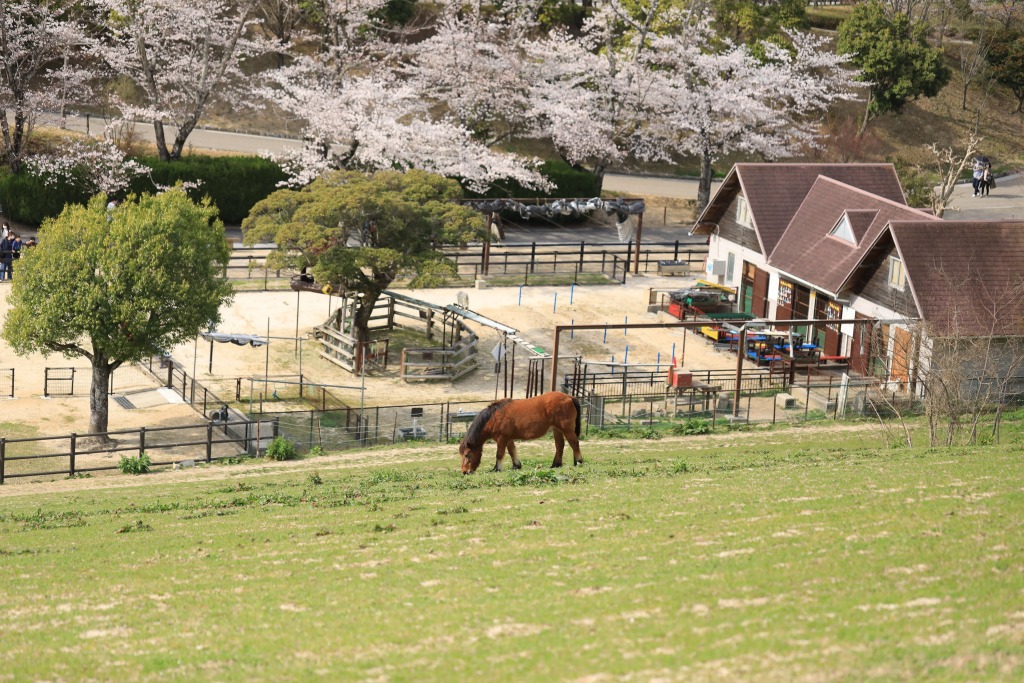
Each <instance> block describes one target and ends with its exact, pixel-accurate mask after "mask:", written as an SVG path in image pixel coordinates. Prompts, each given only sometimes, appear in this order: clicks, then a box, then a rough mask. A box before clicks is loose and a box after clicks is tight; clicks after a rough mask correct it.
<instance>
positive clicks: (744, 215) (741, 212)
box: [736, 195, 754, 228]
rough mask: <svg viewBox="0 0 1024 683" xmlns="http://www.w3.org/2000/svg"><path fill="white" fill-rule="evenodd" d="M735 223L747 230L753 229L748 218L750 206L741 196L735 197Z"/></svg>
mask: <svg viewBox="0 0 1024 683" xmlns="http://www.w3.org/2000/svg"><path fill="white" fill-rule="evenodd" d="M736 222H737V223H739V224H740V225H743V226H746V227H748V228H753V227H754V222H753V220H752V219H751V218H750V205H749V204H747V198H746V197H744V196H743V195H736Z"/></svg>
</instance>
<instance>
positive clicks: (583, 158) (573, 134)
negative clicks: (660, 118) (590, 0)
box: [525, 0, 663, 189]
mask: <svg viewBox="0 0 1024 683" xmlns="http://www.w3.org/2000/svg"><path fill="white" fill-rule="evenodd" d="M662 9H663V4H662V2H661V0H651V1H650V2H649V3H648V4H645V5H644V11H642V12H639V16H640V18H639V19H634V18H633V16H632V14H631V13H630V12H629V11H627V10H626V9H625V8H624V7H622V6H621V5H619V4H618V2H615V1H614V0H613V2H610V3H608V4H606V5H605V6H603V7H602V9H601V10H599V11H598V12H596V13H595V14H594V16H592V17H590V18H589V19H587V20H586V21H585V22H584V26H583V30H582V32H581V33H580V34H579V35H574V34H572V33H569V32H568V31H565V30H559V29H555V30H553V31H552V32H551V33H550V34H549V35H548V36H545V37H543V38H540V39H538V40H535V41H532V42H530V43H529V44H527V45H526V46H525V49H526V51H527V54H528V56H529V58H530V63H531V65H532V69H531V72H530V74H529V80H530V82H531V83H532V86H531V89H530V92H529V109H528V118H529V119H530V120H531V121H533V122H534V127H533V133H534V135H537V136H543V137H548V138H550V139H551V141H552V143H553V144H554V145H555V148H556V149H557V150H558V151H559V153H561V154H562V156H564V157H565V159H566V160H567V161H569V162H570V163H573V164H580V165H583V166H586V167H588V168H589V169H590V170H592V171H593V173H594V174H595V175H596V176H597V183H598V188H599V189H600V187H601V185H602V183H603V180H604V174H605V171H606V170H607V169H608V167H609V166H611V165H613V164H617V163H621V162H622V161H623V160H624V159H625V158H626V157H627V156H628V155H629V154H630V152H631V151H633V149H634V147H635V145H636V142H637V136H638V135H639V134H640V131H641V130H642V129H643V128H644V126H645V125H646V122H647V121H649V120H650V119H651V118H652V117H655V116H657V115H658V105H657V100H658V96H659V93H658V92H657V91H656V90H652V88H651V86H652V85H653V84H654V82H655V78H654V74H652V73H651V71H650V70H649V69H647V68H646V67H645V62H644V59H645V57H644V56H645V54H646V53H647V52H648V51H649V50H650V48H651V43H650V38H651V37H652V36H653V35H654V25H655V22H656V21H658V20H659V19H660V18H661V14H662Z"/></svg>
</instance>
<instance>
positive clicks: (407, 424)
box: [253, 401, 491, 452]
mask: <svg viewBox="0 0 1024 683" xmlns="http://www.w3.org/2000/svg"><path fill="white" fill-rule="evenodd" d="M490 403H491V401H465V402H458V403H451V402H448V403H432V404H431V403H426V404H425V403H419V404H407V405H397V406H372V407H365V408H362V409H360V408H358V407H344V408H336V409H331V410H326V411H322V410H302V411H288V412H262V413H254V414H253V418H254V419H261V420H269V419H273V420H274V421H275V422H276V423H277V425H278V430H279V433H280V434H281V436H283V437H285V438H287V439H288V440H289V441H291V442H292V443H294V444H295V445H296V446H297V447H298V448H299V450H300V451H304V452H306V451H309V450H311V449H313V448H316V447H319V448H321V449H323V450H325V451H336V450H349V449H353V448H368V447H371V446H379V445H383V444H394V443H402V442H406V441H426V442H431V441H432V442H435V443H447V442H451V441H456V440H458V439H461V438H462V436H463V435H464V434H465V433H466V429H468V428H469V424H470V423H471V422H472V421H473V418H475V417H476V414H477V412H479V411H480V410H481V409H483V408H485V407H486V406H487V405H489V404H490Z"/></svg>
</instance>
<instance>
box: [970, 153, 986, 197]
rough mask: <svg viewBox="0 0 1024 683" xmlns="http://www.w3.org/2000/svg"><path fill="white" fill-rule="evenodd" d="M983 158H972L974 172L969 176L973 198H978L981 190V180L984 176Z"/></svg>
mask: <svg viewBox="0 0 1024 683" xmlns="http://www.w3.org/2000/svg"><path fill="white" fill-rule="evenodd" d="M983 158H984V157H974V172H973V173H972V174H971V185H972V186H973V187H974V196H975V197H977V196H978V192H979V191H980V190H981V179H982V178H983V177H984V176H985V162H983V161H982V159H983Z"/></svg>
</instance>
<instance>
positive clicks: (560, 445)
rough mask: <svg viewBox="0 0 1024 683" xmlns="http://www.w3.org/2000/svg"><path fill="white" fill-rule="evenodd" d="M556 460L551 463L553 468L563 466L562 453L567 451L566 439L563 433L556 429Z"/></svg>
mask: <svg viewBox="0 0 1024 683" xmlns="http://www.w3.org/2000/svg"><path fill="white" fill-rule="evenodd" d="M554 432H555V460H554V462H552V463H551V466H552V467H561V466H562V451H564V450H565V437H564V436H562V432H561V431H560V430H558V429H557V428H555V430H554Z"/></svg>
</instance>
